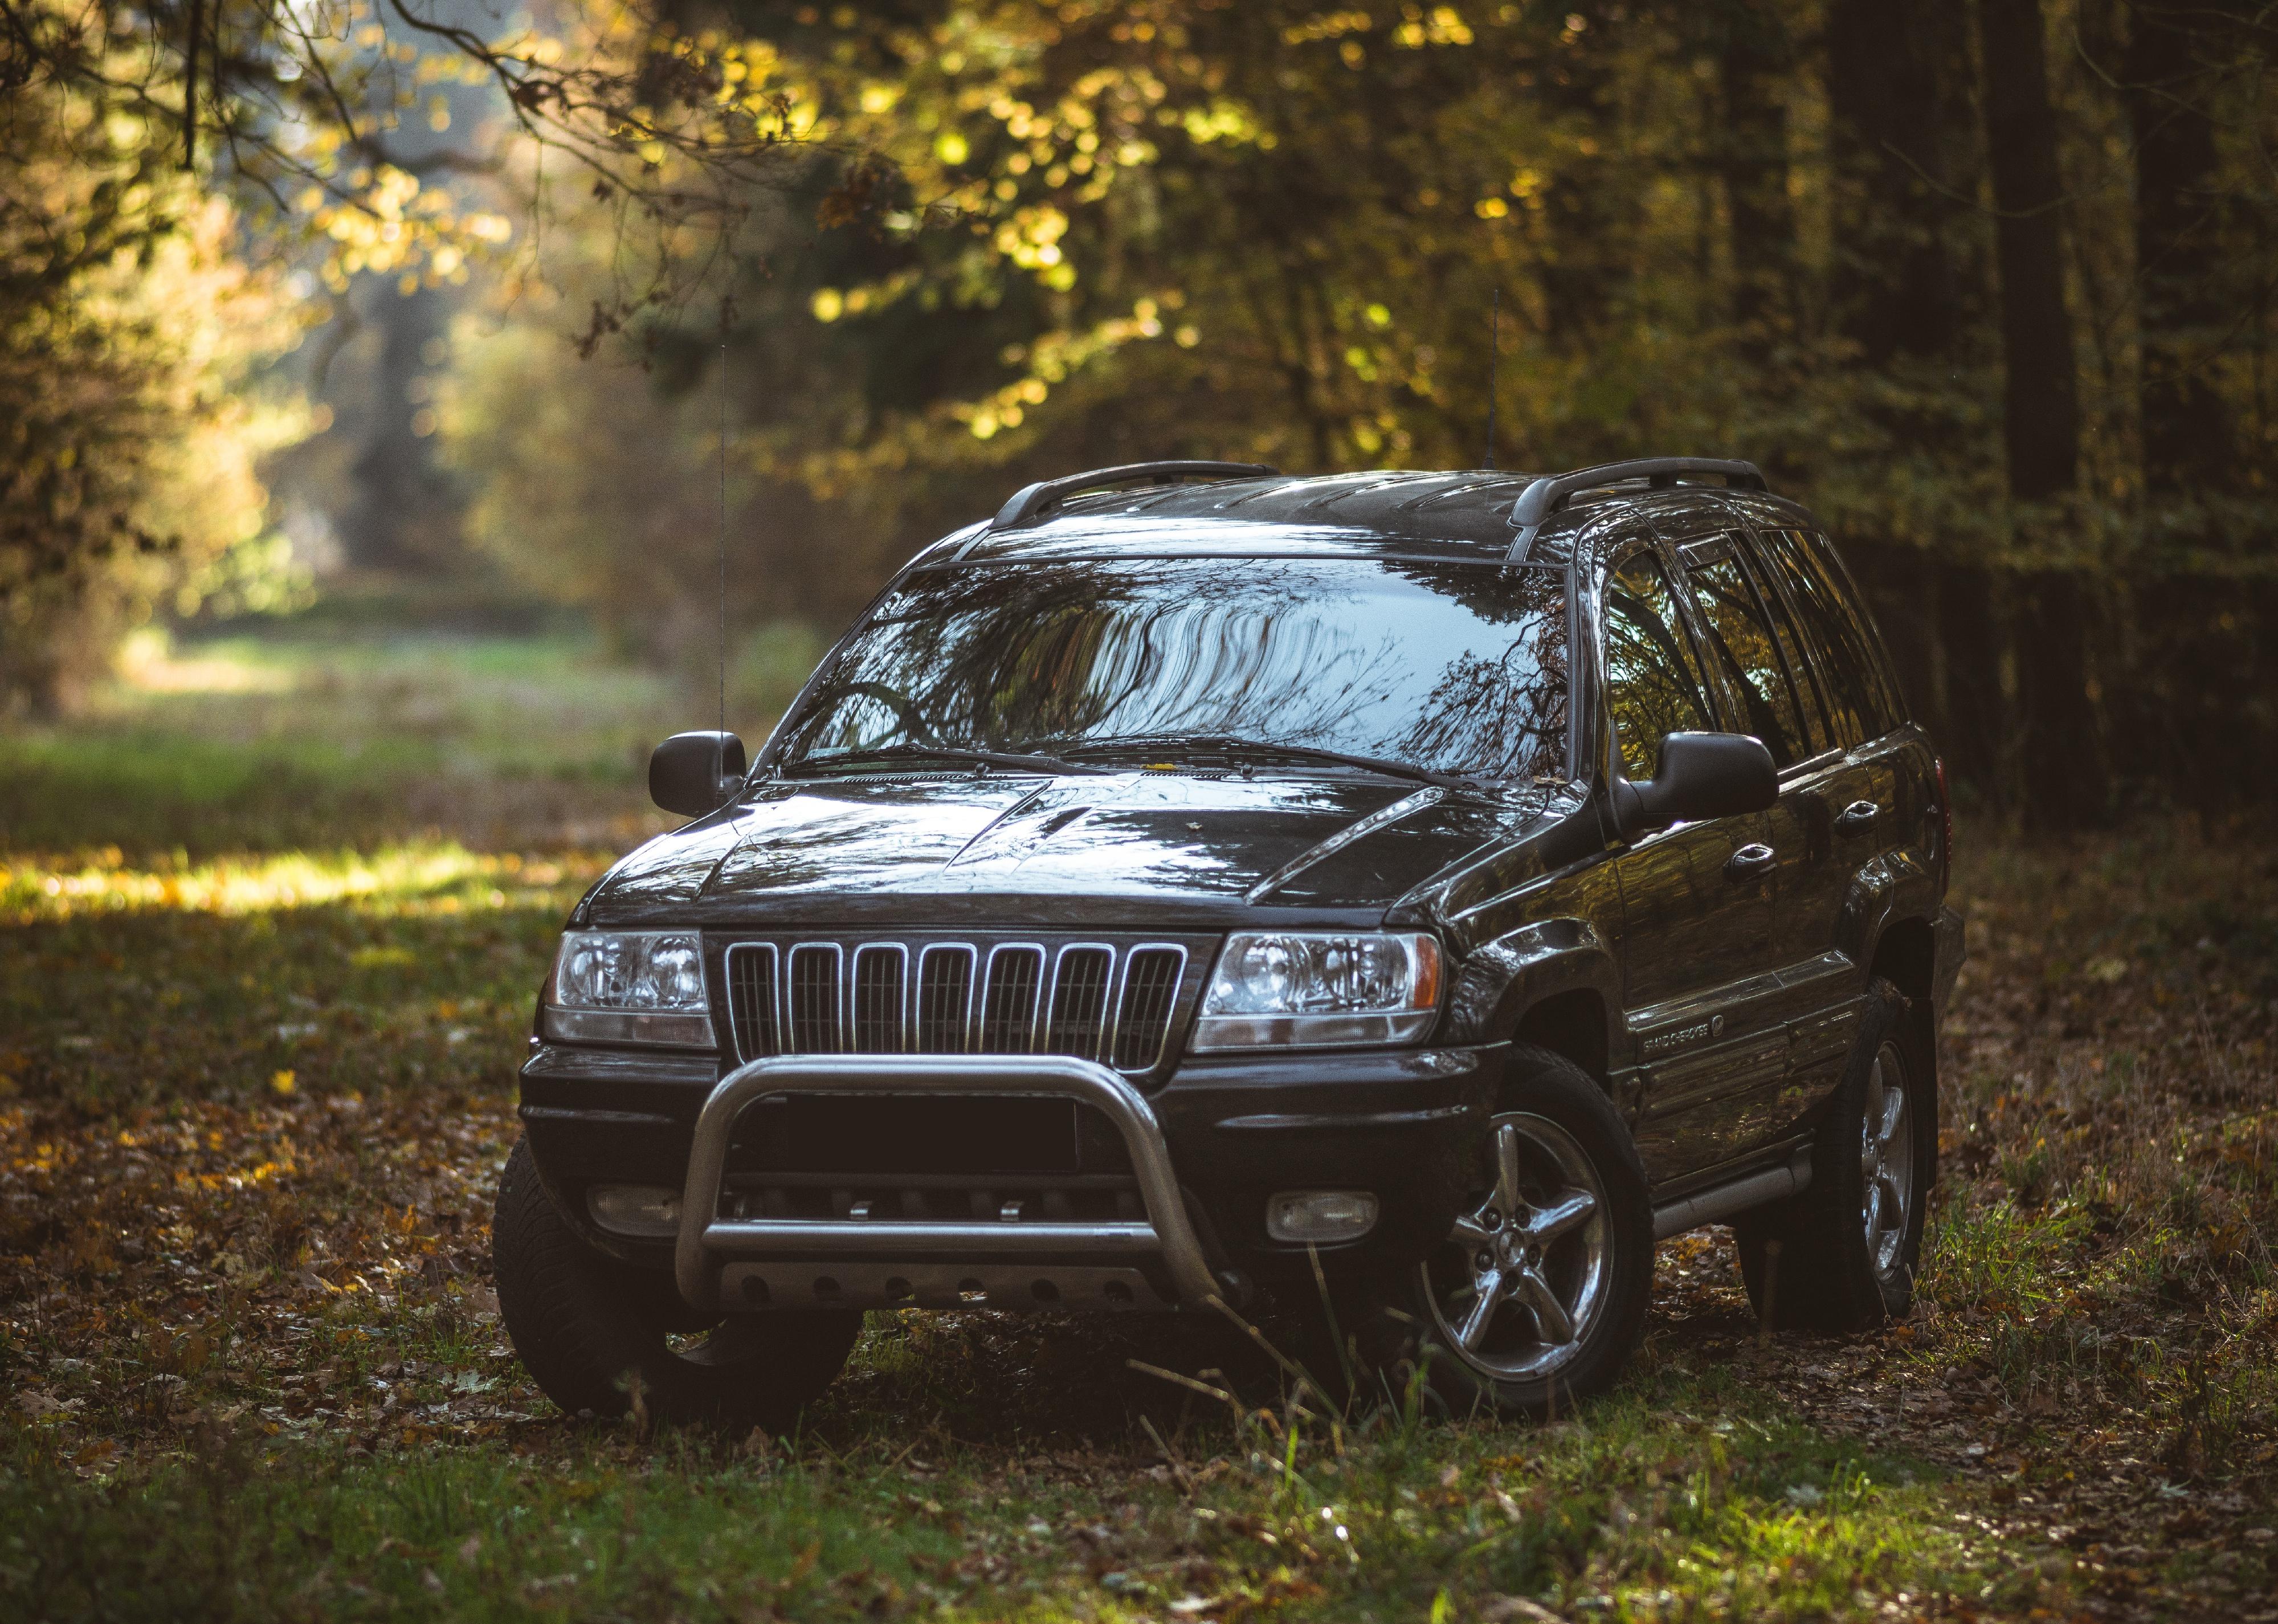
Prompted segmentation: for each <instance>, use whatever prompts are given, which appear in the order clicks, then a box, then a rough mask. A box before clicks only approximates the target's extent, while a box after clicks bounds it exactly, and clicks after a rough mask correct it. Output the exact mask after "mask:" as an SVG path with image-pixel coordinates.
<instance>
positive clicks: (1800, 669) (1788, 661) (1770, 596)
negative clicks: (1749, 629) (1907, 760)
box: [1747, 552, 1837, 755]
mask: <svg viewBox="0 0 2278 1624" xmlns="http://www.w3.org/2000/svg"><path fill="white" fill-rule="evenodd" d="M1747 566H1748V579H1749V580H1750V581H1751V582H1752V583H1753V584H1754V586H1755V589H1756V601H1757V603H1758V604H1759V605H1761V606H1762V609H1763V611H1764V617H1765V619H1766V620H1768V621H1769V622H1770V624H1771V628H1772V636H1773V638H1774V640H1776V641H1777V643H1778V644H1779V654H1780V661H1781V663H1783V664H1785V666H1786V667H1787V675H1788V686H1790V687H1791V688H1793V690H1794V692H1795V701H1796V709H1797V711H1798V713H1799V714H1800V716H1801V717H1802V720H1803V735H1802V739H1801V741H1800V742H1801V750H1802V754H1804V755H1818V754H1819V753H1820V752H1821V751H1822V750H1824V749H1827V748H1829V747H1831V746H1832V745H1834V744H1835V743H1836V742H1837V740H1836V732H1835V730H1832V729H1831V728H1830V727H1829V725H1828V721H1829V716H1830V715H1831V712H1830V710H1829V709H1828V703H1827V698H1826V694H1825V693H1824V692H1823V689H1822V686H1821V684H1820V682H1819V681H1818V679H1817V678H1816V677H1815V676H1814V674H1813V670H1812V667H1813V666H1814V664H1815V663H1818V662H1817V659H1816V655H1817V651H1816V649H1813V648H1812V647H1811V646H1810V645H1809V644H1808V643H1807V642H1806V641H1805V634H1804V633H1803V632H1801V631H1800V630H1798V629H1797V626H1796V621H1795V613H1794V611H1793V609H1790V607H1789V605H1788V600H1787V597H1786V595H1785V594H1782V593H1781V591H1780V586H1781V583H1780V582H1779V581H1777V580H1776V579H1775V578H1774V567H1773V566H1770V565H1767V563H1765V561H1764V558H1763V555H1762V554H1761V553H1758V552H1750V553H1749V554H1748V555H1747Z"/></svg>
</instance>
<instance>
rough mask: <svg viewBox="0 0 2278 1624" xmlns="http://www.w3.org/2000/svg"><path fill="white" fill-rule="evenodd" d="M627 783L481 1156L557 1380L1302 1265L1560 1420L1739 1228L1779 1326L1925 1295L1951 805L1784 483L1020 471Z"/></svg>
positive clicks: (1951, 957)
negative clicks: (1673, 1259)
mask: <svg viewBox="0 0 2278 1624" xmlns="http://www.w3.org/2000/svg"><path fill="white" fill-rule="evenodd" d="M1134 486H1136V487H1139V488H1132V487H1134ZM650 788H651V791H652V793H654V796H655V798H656V799H657V801H659V802H660V803H661V804H662V805H663V806H665V807H666V808H669V809H670V810H673V811H676V812H678V813H681V814H684V815H686V816H692V817H694V819H695V821H694V822H692V823H689V824H687V825H686V826H685V827H684V828H682V829H680V830H678V831H676V832H674V833H671V834H669V835H664V836H661V837H660V838H658V839H654V840H652V841H650V842H649V843H648V844H647V845H646V846H642V847H641V848H640V849H639V850H638V851H636V852H634V853H633V854H631V856H629V857H627V858H625V859H624V860H623V862H620V863H618V864H617V865H616V867H615V869H612V870H611V871H610V872H609V873H608V876H607V877H604V878H603V879H602V880H601V881H600V883H599V884H598V885H595V886H594V887H593V889H592V892H590V893H588V894H587V896H586V897H585V900H583V901H581V902H580V903H579V904H578V905H577V910H576V912H575V913H574V914H573V915H571V917H570V920H569V928H568V930H567V931H566V932H565V933H564V935H563V937H562V946H561V951H560V954H559V955H558V957H557V958H556V960H555V961H554V969H553V972H552V974H551V975H550V976H549V977H547V983H546V986H545V990H544V992H543V994H542V996H541V999H540V1003H539V1011H538V1022H537V1031H536V1036H535V1038H534V1039H533V1041H532V1044H531V1053H530V1058H529V1060H528V1061H527V1063H525V1064H524V1067H523V1069H522V1120H523V1123H524V1139H523V1142H522V1144H521V1145H519V1146H517V1147H516V1150H515V1152H514V1154H513V1157H512V1159H511V1160H510V1161H508V1164H507V1168H506V1171H505V1174H504V1176H503V1178H502V1180H501V1185H500V1189H499V1198H498V1217H497V1227H496V1231H495V1249H496V1260H497V1268H498V1291H499V1297H500V1301H501V1306H502V1308H503V1312H504V1315H505V1319H506V1324H507V1329H508V1331H509V1333H510V1334H511V1335H512V1337H513V1339H514V1343H515V1345H516V1349H517V1350H518V1351H519V1352H520V1353H521V1355H522V1358H523V1360H524V1362H525V1363H526V1364H527V1365H528V1367H529V1368H530V1370H531V1374H532V1375H534V1376H535V1377H536V1378H537V1380H538V1382H539V1385H540V1386H542V1387H543V1388H544V1389H545V1390H546V1391H547V1393H548V1394H549V1395H550V1396H551V1397H552V1398H554V1400H555V1401H556V1402H557V1403H559V1404H561V1405H562V1406H563V1407H565V1408H567V1409H569V1410H573V1411H575V1410H579V1409H586V1408H590V1409H592V1410H594V1411H596V1412H600V1413H611V1412H615V1411H622V1410H623V1408H624V1407H625V1406H626V1405H627V1404H628V1403H629V1402H630V1399H629V1396H628V1392H629V1389H631V1388H632V1387H633V1386H634V1385H635V1382H634V1381H629V1379H628V1378H629V1376H631V1377H633V1378H637V1384H638V1390H639V1391H640V1393H641V1394H642V1395H643V1401H644V1402H645V1403H646V1406H647V1407H648V1409H649V1410H650V1412H651V1413H655V1414H659V1415H661V1416H665V1417H669V1418H703V1419H707V1420H711V1421H717V1422H722V1423H725V1424H729V1425H734V1426H742V1425H746V1424H750V1423H753V1422H765V1423H768V1424H779V1423H780V1422H782V1421H784V1420H785V1419H786V1418H787V1417H788V1416H789V1415H790V1414H791V1413H792V1412H794V1411H795V1410H796V1409H797V1407H798V1406H799V1405H800V1404H801V1403H803V1402H804V1401H806V1399H808V1398H812V1397H814V1395H815V1394H816V1393H818V1392H820V1391H821V1390H822V1388H823V1387H825V1386H826V1385H827V1384H828V1383H829V1382H830V1380H831V1378H832V1377H833V1375H835V1374H836V1373H837V1370H838V1369H839V1367H840V1366H841V1365H842V1364H843V1363H844V1361H845V1357H846V1353H847V1350H848V1348H849V1347H850V1346H851V1345H852V1342H853V1339H854V1337H855V1334H856V1331H857V1329H858V1328H859V1326H860V1320H861V1314H862V1313H863V1311H864V1310H866V1309H870V1308H894V1307H926V1308H959V1307H986V1308H991V1309H1008V1308H1023V1309H1051V1310H1054V1311H1075V1310H1093V1311H1117V1310H1120V1311H1163V1310H1184V1311H1188V1312H1194V1311H1197V1310H1201V1311H1204V1312H1214V1311H1216V1310H1218V1309H1219V1308H1221V1307H1223V1308H1227V1309H1232V1310H1234V1311H1235V1312H1244V1311H1246V1310H1247V1309H1248V1307H1249V1306H1250V1305H1252V1304H1254V1303H1259V1304H1270V1303H1274V1302H1278V1303H1280V1304H1281V1305H1284V1306H1288V1305H1293V1304H1294V1305H1299V1306H1303V1305H1304V1304H1307V1303H1309V1302H1317V1301H1319V1300H1320V1298H1322V1297H1324V1296H1326V1298H1327V1300H1328V1302H1329V1304H1330V1306H1332V1307H1333V1308H1334V1311H1335V1314H1334V1319H1335V1322H1336V1323H1337V1324H1338V1325H1340V1326H1341V1327H1342V1331H1343V1334H1344V1335H1345V1336H1346V1337H1347V1347H1348V1349H1349V1350H1355V1351H1357V1352H1360V1353H1361V1354H1362V1355H1363V1356H1364V1358H1365V1361H1367V1362H1366V1363H1365V1365H1364V1368H1375V1369H1378V1370H1380V1371H1389V1370H1397V1369H1398V1368H1399V1367H1400V1366H1401V1365H1402V1363H1403V1361H1405V1362H1406V1363H1407V1364H1408V1365H1409V1366H1410V1367H1411V1368H1420V1369H1421V1370H1422V1371H1423V1373H1424V1377H1425V1380H1426V1382H1427V1383H1428V1384H1429V1387H1430V1390H1432V1391H1433V1392H1434V1393H1435V1394H1437V1395H1438V1397H1439V1398H1441V1399H1442V1400H1443V1401H1444V1402H1445V1403H1446V1404H1447V1405H1448V1406H1450V1407H1451V1408H1453V1409H1456V1410H1457V1411H1465V1410H1469V1409H1472V1408H1473V1407H1475V1406H1480V1405H1482V1404H1484V1405H1486V1406H1490V1407H1494V1408H1499V1409H1504V1410H1509V1411H1515V1412H1522V1413H1542V1412H1543V1411H1545V1410H1547V1409H1549V1408H1552V1407H1554V1406H1556V1407H1559V1408H1563V1407H1565V1406H1567V1405H1568V1404H1569V1403H1571V1401H1573V1400H1575V1399H1578V1398H1582V1397H1586V1396H1587V1395H1589V1394H1591V1393H1593V1392H1595V1391H1598V1390H1601V1389H1603V1388H1604V1387H1605V1386H1606V1385H1607V1384H1608V1383H1609V1382H1611V1381H1612V1380H1613V1378H1614V1376H1615V1375H1616V1374H1617V1372H1618V1370H1619V1369H1620V1367H1621V1366H1622V1363H1623V1361H1624V1359H1625V1358H1626V1357H1627V1355H1628V1354H1629V1352H1630V1351H1631V1349H1632V1346H1633V1345H1634V1344H1635V1342H1636V1340H1637V1338H1638V1336H1639V1334H1640V1327H1641V1324H1642V1322H1643V1320H1644V1316H1645V1312H1646V1305H1647V1295H1648V1292H1649V1289H1650V1285H1651V1281H1652V1274H1653V1268H1652V1265H1653V1255H1652V1254H1653V1247H1654V1244H1655V1241H1656V1240H1657V1239H1658V1238H1661V1237H1666V1236H1670V1235H1673V1234H1677V1233H1678V1232H1680V1231H1682V1230H1686V1229H1693V1228H1695V1227H1698V1226H1700V1225H1703V1224H1708V1223H1711V1222H1730V1223H1731V1224H1732V1225H1733V1227H1734V1229H1735V1230H1736V1231H1737V1233H1738V1237H1739V1252H1740V1259H1741V1264H1742V1268H1743V1271H1744V1273H1745V1275H1746V1277H1747V1288H1748V1291H1749V1293H1750V1295H1751V1296H1752V1298H1754V1302H1755V1305H1756V1307H1757V1309H1758V1311H1759V1312H1760V1313H1761V1314H1763V1315H1764V1316H1765V1318H1766V1319H1767V1320H1768V1321H1774V1322H1777V1323H1781V1324H1788V1325H1806V1324H1808V1325H1815V1326H1822V1327H1831V1328H1844V1327H1856V1326H1861V1325H1866V1324H1870V1323H1872V1322H1875V1321H1879V1320H1881V1319H1882V1318H1884V1316H1885V1315H1889V1314H1899V1313H1902V1312H1903V1311H1904V1310H1905V1309H1906V1307H1907V1301H1908V1297H1909V1294H1910V1291H1911V1286H1912V1271H1913V1268H1914V1266H1915V1260H1916V1256H1917V1253H1918V1251H1919V1247H1920V1244H1921V1238H1922V1225H1923V1207H1924V1200H1925V1196H1926V1193H1927V1191H1928V1190H1929V1188H1930V1183H1931V1180H1932V1178H1933V1177H1934V1176H1935V1170H1936V1156H1937V1147H1938V1139H1937V1131H1936V1124H1937V1116H1938V1109H1937V1106H1938V1101H1937V1085H1938V1084H1937V1071H1936V1066H1935V1053H1936V1046H1935V1043H1934V1036H1935V1032H1936V1029H1937V1023H1938V1014H1939V1011H1940V1010H1941V1008H1942V1007H1943V1006H1944V1003H1945V998H1946V995H1947V992H1948V990H1949V989H1950V988H1951V986H1952V984H1953V975H1954V971H1955V969H1956V968H1957V966H1958V964H1959V962H1960V960H1961V921H1960V920H1959V919H1958V918H1957V917H1956V916H1955V915H1953V913H1952V912H1951V911H1949V910H1947V909H1946V908H1945V907H1944V906H1943V900H1944V896H1945V887H1946V868H1947V858H1948V853H1949V850H1950V847H1951V844H1952V831H1951V826H1950V822H1949V817H1948V809H1947V799H1946V793H1945V783H1944V779H1943V774H1942V770H1941V768H1940V766H1939V764H1938V762H1937V760H1936V759H1935V758H1934V757H1933V755H1932V754H1931V750H1930V745H1929V742H1928V741H1927V740H1926V739H1924V738H1923V734H1922V732H1920V730H1919V729H1917V728H1915V726H1914V725H1913V724H1910V723H1909V722H1908V721H1907V716H1906V711H1905V708H1904V703H1903V701H1902V700H1901V697H1900V693H1899V690H1898V686H1897V685H1896V683H1895V682H1894V681H1893V680H1892V672H1891V666H1890V663H1889V661H1888V659H1887V657H1886V656H1885V655H1884V651H1883V648H1882V647H1881V644H1880V642H1879V640H1878V638H1877V632H1875V630H1874V628H1873V626H1872V625H1871V624H1870V623H1869V619H1868V617H1867V615H1866V613H1865V610H1864V609H1863V608H1862V607H1861V601H1860V596H1859V594H1858V591H1857V589H1856V587H1855V586H1854V584H1853V583H1852V581H1851V579H1850V578H1849V576H1848V575H1847V574H1846V571H1845V568H1844V565H1843V563H1842V562H1841V560H1840V559H1838V557H1837V556H1836V554H1835V552H1834V550H1833V548H1831V547H1830V545H1829V544H1828V540H1827V538H1826V537H1825V536H1824V535H1823V533H1821V532H1820V530H1819V528H1818V526H1817V525H1816V524H1815V523H1814V521H1813V519H1812V517H1811V515H1810V514H1809V513H1808V511H1806V510H1805V509H1803V508H1801V507H1800V506H1798V505H1797V504H1795V503H1794V502H1788V501H1785V500H1782V499H1780V498H1778V497H1776V496H1773V495H1770V494H1767V492H1766V491H1765V489H1764V482H1763V480H1762V478H1761V477H1760V476H1759V475H1758V473H1757V471H1756V470H1755V469H1754V467H1753V466H1752V465H1750V464H1748V463H1730V462H1707V461H1698V460H1693V459H1678V458H1667V459H1653V460H1649V461H1642V462H1634V463H1615V464H1611V465H1609V466H1604V467H1598V468H1589V469H1584V470H1581V471H1577V472H1574V473H1570V474H1561V475H1557V476H1555V477H1543V478H1529V477H1527V476H1525V475H1515V474H1502V473H1494V472H1472V473H1365V474H1346V475H1338V476H1335V477H1331V478H1323V479H1293V478H1285V477H1281V476H1280V475H1277V474H1275V473H1274V472H1273V470H1271V469H1265V468H1258V467H1253V466H1250V465H1247V464H1227V463H1149V464H1140V465H1137V466H1135V467H1128V468H1115V469H1107V470H1104V471H1100V472H1097V473H1092V474H1084V475H1081V476H1078V477H1075V478H1073V479H1058V480H1053V481H1051V482H1048V483H1043V484H1039V485H1034V486H1028V488H1027V489H1025V490H1023V491H1021V492H1020V493H1019V494H1016V495H1015V496H1014V497H1013V499H1012V500H1011V501H1010V502H1007V503H1006V504H1005V508H1004V509H1003V510H1002V511H1001V512H999V513H998V515H997V516H996V517H994V518H993V519H990V520H989V521H987V522H985V523H982V524H976V525H972V526H971V527H969V528H967V529H965V530H962V531H959V532H957V533H956V534H954V535H952V536H949V537H948V538H946V539H944V540H942V541H940V542H938V543H936V545H934V546H932V547H929V548H927V549H925V551H923V552H922V553H921V554H920V555H918V556H917V557H916V558H914V559H913V560H912V561H911V563H910V564H909V565H908V567H907V568H906V569H905V570H903V571H901V573H900V574H899V575H898V576H897V577H896V578H894V580H893V581H892V583H891V585H889V586H887V588H886V589H885V591H884V592H883V593H882V594H879V596H878V598H877V600H876V601H875V602H874V603H873V604H872V605H871V606H870V608H869V609H868V610H867V611H866V612H865V613H864V614H863V615H862V617H860V620H858V621H857V622H856V624H855V625H854V626H853V628H852V630H851V631H850V632H847V634H846V635H845V638H844V639H842V640H840V642H839V643H838V644H837V647H835V648H833V649H832V651H831V652H830V654H829V656H828V657H827V658H826V659H825V660H824V661H823V663H822V666H821V668H820V669H819V670H817V671H816V672H815V674H814V677H813V678H811V679H810V680H809V681H808V684H807V686H806V689H805V690H804V691H803V692H802V693H800V695H799V698H798V700H797V701H795V702H794V703H793V704H792V706H791V709H790V710H789V711H788V713H787V714H786V715H785V716H784V719H783V721H782V723H781V724H780V725H779V726H777V728H776V731H775V732H774V734H773V736H772V737H771V738H770V739H768V745H767V747H766V748H765V749H764V750H762V751H761V754H760V756H759V758H758V760H757V762H754V763H753V766H752V768H751V770H749V771H748V772H747V771H745V765H744V750H743V746H742V744H741V743H740V742H739V741H738V739H736V738H735V737H734V736H733V735H731V734H725V733H684V734H680V735H678V736H677V737H675V738H674V739H669V740H668V741H667V742H666V743H665V744H664V745H663V746H661V747H660V748H659V749H658V751H657V753H656V755H655V757H654V761H653V762H652V763H651V766H650Z"/></svg>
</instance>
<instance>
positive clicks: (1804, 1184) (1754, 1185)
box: [681, 1145, 1811, 1241]
mask: <svg viewBox="0 0 2278 1624" xmlns="http://www.w3.org/2000/svg"><path fill="white" fill-rule="evenodd" d="M1810 1187H1811V1146H1809V1145H1805V1146H1804V1147H1803V1148H1802V1149H1801V1150H1799V1151H1797V1152H1796V1153H1795V1155H1794V1157H1793V1159H1792V1160H1791V1161H1789V1162H1788V1164H1787V1166H1785V1167H1784V1168H1768V1169H1767V1170H1765V1171H1764V1172H1762V1173H1752V1174H1750V1175H1749V1176H1747V1177H1746V1178H1743V1179H1738V1180H1735V1181H1734V1182H1733V1183H1731V1184H1719V1185H1718V1186H1716V1188H1715V1189H1714V1190H1704V1191H1701V1193H1700V1194H1699V1195H1690V1196H1686V1197H1685V1198H1684V1199H1681V1200H1677V1201H1671V1202H1670V1204H1669V1205H1668V1206H1666V1207H1655V1208H1654V1209H1653V1237H1654V1239H1655V1240H1657V1241H1665V1240H1667V1239H1668V1238H1669V1237H1670V1236H1672V1235H1682V1234H1684V1233H1685V1232H1686V1230H1687V1229H1701V1228H1702V1227H1703V1226H1704V1225H1707V1224H1712V1223H1722V1222H1724V1221H1725V1220H1726V1219H1727V1218H1734V1217H1738V1216H1739V1214H1742V1213H1745V1212H1747V1211H1749V1210H1750V1209H1752V1208H1754V1207H1762V1206H1764V1205H1766V1204H1767V1203H1768V1202H1772V1201H1777V1200H1781V1199H1785V1198H1786V1197H1788V1196H1792V1195H1800V1194H1801V1193H1802V1192H1803V1191H1806V1190H1808V1189H1809V1188H1810ZM687 1221H688V1219H687V1209H686V1208H683V1209H682V1215H681V1222H683V1223H685V1222H687Z"/></svg>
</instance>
